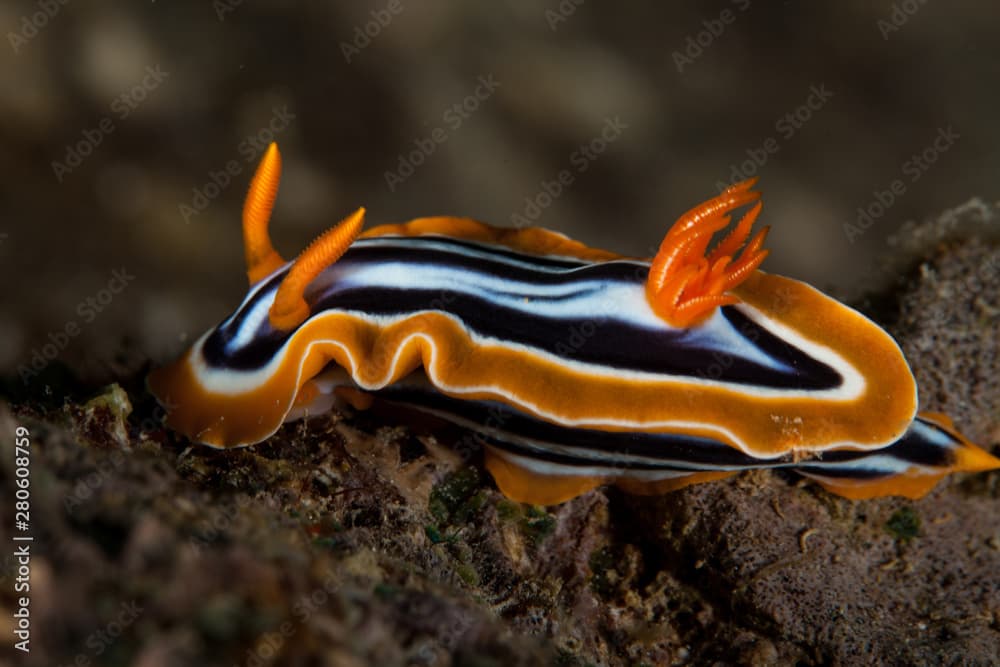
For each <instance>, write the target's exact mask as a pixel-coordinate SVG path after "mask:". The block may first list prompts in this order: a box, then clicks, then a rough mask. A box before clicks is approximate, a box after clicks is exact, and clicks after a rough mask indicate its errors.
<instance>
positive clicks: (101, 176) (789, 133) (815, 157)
mask: <svg viewBox="0 0 1000 667" xmlns="http://www.w3.org/2000/svg"><path fill="white" fill-rule="evenodd" d="M659 4H660V3H655V4H654V3H634V5H635V6H623V5H622V4H611V3H596V2H584V1H583V0H576V2H574V1H573V0H564V1H563V2H562V3H559V2H555V1H553V0H550V1H548V2H541V3H536V2H529V1H527V0H508V1H507V2H495V3H463V2H458V1H457V0H450V1H449V0H436V1H435V0H430V1H428V0H423V1H421V2H412V1H408V0H393V1H391V2H390V1H380V0H375V1H374V2H370V3H341V5H342V6H338V5H335V4H334V3H283V2H276V1H274V2H262V1H257V2H254V1H251V0H246V1H244V2H239V0H217V1H216V2H214V3H213V2H154V3H148V2H147V3H135V2H124V1H111V0H108V1H93V2H91V1H88V2H74V1H69V2H65V4H60V2H59V1H58V0H38V1H36V2H5V3H3V4H2V5H0V25H2V26H3V32H4V33H5V35H6V38H5V40H4V44H3V45H2V46H0V53H2V55H0V76H2V81H3V85H2V87H0V142H2V143H0V145H2V150H0V170H2V173H3V175H4V178H3V183H2V186H0V187H2V193H0V266H2V269H0V270H2V272H3V279H4V284H5V285H6V286H7V295H5V297H4V298H3V300H2V301H0V371H2V372H3V373H12V372H17V370H18V367H19V366H21V365H23V364H28V363H30V361H31V358H32V356H33V355H37V353H40V354H42V356H43V357H45V358H46V359H47V358H49V357H52V356H54V357H55V358H57V359H58V360H59V361H61V362H65V363H69V364H72V365H80V364H83V365H84V367H86V368H90V369H100V368H101V367H104V366H105V365H106V364H108V363H111V362H112V361H113V360H114V358H115V356H116V353H117V352H118V351H120V350H122V349H128V350H131V351H132V352H131V353H130V354H131V355H132V356H133V357H135V356H138V357H142V356H143V355H147V354H148V355H150V356H152V357H153V358H154V359H156V360H163V359H164V358H166V357H167V356H169V355H171V354H175V353H177V352H178V351H179V350H180V349H181V348H182V346H183V345H185V344H186V342H187V341H189V340H190V338H191V337H193V336H197V335H198V334H200V332H201V331H203V330H204V329H205V328H207V327H208V326H210V325H212V324H213V323H215V322H216V321H218V320H220V319H221V318H222V317H224V316H225V315H226V314H227V313H228V312H229V311H230V310H231V309H232V307H233V306H235V305H236V304H237V303H238V301H239V299H240V298H241V297H242V295H243V293H244V290H245V277H244V273H243V271H244V268H243V259H242V249H241V245H240V244H241V241H240V229H239V212H240V206H241V202H242V198H243V195H244V193H245V189H246V185H247V183H248V180H249V177H250V174H251V173H252V169H253V166H254V165H255V163H256V160H257V158H258V157H259V154H260V149H261V148H262V147H263V145H264V144H265V143H266V140H267V139H268V138H269V137H268V133H269V132H271V131H273V133H274V136H275V138H276V139H277V140H278V142H279V143H280V145H281V149H282V152H283V154H284V157H285V174H284V179H283V182H282V188H281V193H280V195H279V201H278V206H277V210H276V213H275V216H274V219H273V221H272V236H273V238H274V239H275V243H276V245H277V246H278V248H279V249H281V250H282V251H283V253H284V254H285V255H286V256H292V255H294V254H296V253H297V252H298V251H299V250H300V249H301V248H303V247H304V245H305V244H306V243H307V242H308V241H309V239H310V238H311V237H313V236H315V235H316V234H318V233H320V232H321V231H322V230H324V229H325V228H326V227H327V226H329V225H331V224H332V223H334V222H336V221H337V220H339V219H340V218H341V217H342V216H343V215H345V214H346V213H348V212H349V211H351V210H353V208H355V207H357V206H359V205H365V206H367V207H368V211H369V214H368V224H369V225H374V224H379V223H382V222H390V221H400V220H405V219H409V218H412V217H418V216H422V215H430V214H455V215H468V216H472V217H476V218H479V219H482V220H484V221H487V222H492V223H494V224H500V225H510V224H514V222H513V221H514V220H515V218H513V216H515V215H522V216H526V217H528V215H529V214H530V217H533V218H534V222H536V223H537V224H540V225H543V226H546V227H550V228H553V229H557V230H560V231H563V232H565V233H567V234H569V235H571V236H574V237H577V238H579V239H581V240H583V241H585V242H587V243H589V244H593V245H598V246H603V247H608V248H609V249H613V250H616V251H619V252H623V253H629V254H640V255H644V254H647V253H649V252H650V249H651V248H652V247H654V246H655V245H656V244H658V243H659V241H660V238H661V237H662V235H663V233H664V232H665V230H666V229H667V228H668V226H669V225H670V224H671V222H673V220H674V219H675V218H676V217H677V216H678V215H679V214H680V213H682V212H683V211H685V210H686V209H688V208H690V207H691V206H693V205H695V204H697V203H699V202H700V201H702V200H704V199H706V198H707V197H709V196H711V195H713V194H715V193H716V192H717V190H718V188H719V186H720V185H721V184H722V183H724V182H728V181H730V180H732V179H733V178H734V177H736V176H738V175H740V174H742V175H757V176H760V177H761V183H760V187H761V189H762V190H763V191H764V193H765V209H764V215H763V219H764V220H765V221H766V223H768V224H771V225H773V231H772V236H771V237H770V242H769V245H770V247H771V248H772V249H773V254H772V256H771V258H770V259H769V260H768V262H767V263H766V265H765V268H766V269H768V270H771V271H775V272H781V273H785V274H788V275H791V276H794V277H798V278H802V279H805V280H808V281H810V282H813V283H815V284H817V285H818V286H820V287H822V288H825V289H828V290H831V291H832V292H834V293H835V294H838V295H840V296H850V295H852V294H857V293H858V292H859V291H860V290H863V289H867V288H871V287H874V286H875V285H874V282H876V281H878V280H883V279H884V278H885V276H884V274H879V273H878V272H877V271H876V270H875V267H876V263H877V262H878V260H879V258H880V257H882V256H884V255H885V253H888V252H890V251H891V248H890V246H889V245H888V244H887V242H886V239H887V238H888V237H889V236H890V235H892V234H894V233H896V232H897V231H898V230H899V229H900V227H901V225H902V224H903V223H904V222H906V221H907V220H910V219H913V218H920V217H923V216H925V215H930V214H934V213H937V212H940V211H941V210H943V209H947V208H951V207H954V206H957V205H960V204H962V203H963V202H966V201H967V200H968V199H969V198H970V197H972V196H975V195H980V196H983V197H984V198H986V199H987V200H993V199H996V198H997V197H998V196H1000V184H998V181H997V175H998V168H1000V154H998V149H1000V132H998V130H997V125H996V121H995V117H996V106H997V105H996V99H997V92H998V86H997V82H998V80H1000V43H998V41H997V38H996V36H997V34H998V32H997V31H998V27H1000V26H998V23H1000V22H998V18H1000V7H997V6H996V5H995V4H994V3H986V2H964V3H959V2H941V1H937V2H935V1H930V2H926V3H920V2H918V1H917V0H905V1H903V2H896V3H890V2H876V3H868V2H860V1H853V2H841V3H823V4H821V3H805V2H803V3H794V2H785V3H780V4H779V3H763V2H756V1H753V0H732V1H730V0H720V1H717V2H701V3H697V4H696V6H689V7H665V6H658V5H659ZM456 105H457V106H456ZM612 127H614V128H616V129H613V130H612V129H610V128H612ZM602 132H606V135H605V138H606V139H609V140H608V141H607V142H605V143H604V144H601V142H600V141H598V142H597V144H596V145H595V148H594V150H592V151H589V152H588V151H586V150H581V146H586V145H589V144H591V142H592V141H594V140H595V139H597V138H599V137H601V134H602ZM435 139H437V141H435ZM935 141H937V145H936V146H935ZM430 147H433V150H431V148H430ZM921 154H923V155H924V157H921V158H918V159H917V160H914V156H915V155H917V156H919V155H921ZM402 163H405V164H402ZM418 163H419V164H418ZM227 165H228V167H229V171H230V172H231V173H232V175H228V176H226V177H223V176H220V173H221V172H224V171H225V170H226V169H227ZM408 166H409V167H412V173H410V171H411V170H410V169H409V168H408ZM563 170H567V171H568V172H569V175H570V177H571V180H572V183H571V184H570V185H568V186H566V187H564V188H563V192H562V193H561V194H560V195H559V196H556V197H554V198H551V199H549V198H548V197H547V196H545V195H544V194H540V193H544V192H545V190H544V182H545V181H554V180H557V179H558V177H559V174H560V172H561V171H563ZM737 172H738V173H737ZM213 180H214V181H215V182H217V183H221V184H222V185H221V186H220V187H216V185H215V183H213ZM227 180H228V183H227ZM894 181H898V183H897V184H896V186H895V190H896V191H895V192H894V193H893V187H894V186H893V182H894ZM880 193H881V194H880ZM890 193H891V195H890ZM890 196H891V199H892V202H891V203H888V204H885V206H884V207H883V208H884V210H883V211H882V212H881V214H880V215H878V214H876V215H874V216H873V217H872V219H871V221H870V223H867V224H868V227H867V229H865V230H864V232H863V233H862V234H861V235H860V236H857V237H856V238H855V235H853V234H849V233H848V232H847V230H845V224H848V223H854V224H856V220H857V218H858V215H859V214H858V208H859V207H864V208H868V209H869V210H873V211H876V213H877V212H878V210H879V207H880V206H882V204H883V203H885V202H887V201H888V198H889V197H890ZM880 198H881V199H882V200H883V201H882V203H878V200H879V199H880ZM526 199H533V200H535V202H536V203H537V204H540V207H539V209H538V210H535V211H532V210H531V209H530V206H529V205H528V203H526ZM876 203H878V205H877V206H875V204H876ZM186 207H189V208H186ZM858 229H860V227H859V228H858ZM115 271H119V273H118V282H116V283H112V284H111V286H110V287H111V288H112V289H111V290H109V291H105V292H102V290H106V289H107V288H108V286H109V281H112V280H113V279H114V276H115V274H114V272H115ZM122 271H124V274H122V273H121V272H122ZM122 275H125V276H133V277H127V278H126V279H125V280H124V281H122V280H121V277H122ZM878 276H881V277H878ZM118 288H122V289H120V290H119V291H118V292H117V293H115V290H116V289H118ZM88 300H89V301H88ZM69 325H73V326H70V327H69V331H71V332H74V333H70V334H67V335H65V336H60V335H59V333H58V332H63V333H65V332H66V331H67V327H68V326H69ZM46 344H48V345H49V348H47V350H45V349H44V348H43V346H44V345H46ZM123 345H124V348H123Z"/></svg>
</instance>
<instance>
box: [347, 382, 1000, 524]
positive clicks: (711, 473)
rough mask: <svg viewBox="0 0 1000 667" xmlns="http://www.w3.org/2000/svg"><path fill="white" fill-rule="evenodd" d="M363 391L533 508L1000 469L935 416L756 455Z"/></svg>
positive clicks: (855, 492)
mask: <svg viewBox="0 0 1000 667" xmlns="http://www.w3.org/2000/svg"><path fill="white" fill-rule="evenodd" d="M330 377H331V381H333V382H341V381H346V379H345V378H343V376H339V377H338V376H330ZM335 377H336V379H334V378H335ZM328 390H329V389H328ZM372 396H373V398H375V399H378V400H382V401H385V402H387V403H389V404H393V405H398V406H402V407H405V408H407V409H412V410H417V411H421V412H424V413H427V414H429V415H433V416H434V417H437V418H440V419H443V420H445V421H448V422H451V423H453V424H456V425H458V426H461V427H463V428H466V429H469V430H470V432H474V433H476V434H477V437H478V439H479V441H480V443H481V444H482V445H484V447H485V450H486V467H487V469H488V470H489V471H490V473H491V474H492V475H493V478H494V480H495V481H496V483H497V487H498V488H499V489H500V490H501V491H502V492H503V493H504V495H506V496H507V497H509V498H511V499H513V500H517V501H519V502H527V503H533V504H539V505H547V504H555V503H559V502H563V501H565V500H569V499H571V498H573V497H575V496H577V495H580V494H581V493H584V492H586V491H589V490H590V489H593V488H596V487H598V486H602V485H605V484H610V485H614V486H617V487H619V488H622V489H623V490H625V491H627V492H629V493H634V494H641V495H658V494H662V493H666V492H668V491H673V490H676V489H681V488H684V487H685V486H689V485H691V484H698V483H702V482H707V481H713V480H717V479H722V478H725V477H728V476H730V475H733V474H735V473H738V472H742V471H746V470H759V469H782V470H789V471H791V472H794V473H797V474H800V475H803V476H805V477H808V478H810V479H812V480H813V481H816V482H817V483H819V484H820V485H821V486H823V487H824V488H825V489H826V490H827V491H829V492H831V493H834V494H836V495H839V496H843V497H846V498H851V499H864V498H873V497H879V496H891V495H896V496H904V497H907V498H919V497H921V496H923V495H925V494H926V493H927V492H928V491H930V490H931V489H932V488H933V487H934V486H935V485H936V484H937V483H938V482H939V481H940V480H941V479H942V478H943V477H945V476H946V475H949V474H951V473H958V472H981V471H986V470H992V469H997V468H1000V459H997V458H996V457H994V456H993V455H991V454H989V453H988V452H986V451H985V450H983V449H981V448H979V447H978V446H976V445H974V444H973V443H971V442H970V441H969V440H967V439H966V438H964V437H963V436H962V435H961V434H959V433H958V432H957V431H955V430H954V429H953V428H952V427H951V424H950V421H948V420H947V418H945V417H943V415H938V414H936V413H921V414H920V415H919V416H918V418H917V419H916V420H914V422H913V423H912V424H911V426H910V428H909V429H908V430H907V432H906V433H905V434H904V435H903V437H901V438H900V439H899V440H897V441H896V442H894V443H892V444H890V445H888V446H887V447H884V448H882V449H879V450H875V451H869V450H859V449H857V448H851V447H843V448H839V449H833V450H828V451H825V452H822V454H821V455H817V456H814V457H811V458H809V459H806V460H799V459H796V457H795V456H793V455H785V456H781V457H775V458H772V459H758V458H754V457H751V456H747V455H746V454H742V453H740V452H738V451H736V450H734V449H733V448H732V447H729V446H728V445H726V444H725V443H722V442H718V441H713V440H711V439H706V438H693V437H686V436H678V435H676V434H670V433H647V434H634V433H608V432H604V431H594V430H590V429H579V428H566V427H562V426H559V425H555V424H549V423H546V422H544V421H542V420H538V419H535V418H533V417H530V416H527V415H524V414H521V413H519V412H517V411H514V410H512V409H510V408H508V407H506V406H504V405H502V404H498V403H494V402H488V401H485V402H484V401H467V400H461V399H456V398H452V397H448V396H444V395H442V394H441V393H440V392H438V391H436V390H435V389H434V388H433V387H432V386H431V385H430V383H429V382H428V381H427V380H426V378H425V377H423V376H422V375H421V374H420V373H415V374H413V375H412V376H410V377H407V378H405V379H404V380H401V381H400V382H397V383H395V384H394V385H393V386H391V387H387V388H386V389H383V390H381V391H378V392H375V393H374V394H372Z"/></svg>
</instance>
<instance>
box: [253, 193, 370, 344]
mask: <svg viewBox="0 0 1000 667" xmlns="http://www.w3.org/2000/svg"><path fill="white" fill-rule="evenodd" d="M364 224H365V209H364V207H362V208H359V209H358V210H357V211H355V212H354V213H352V214H351V215H349V216H347V217H346V218H344V219H343V220H341V221H340V223H339V224H337V226H335V227H333V228H332V229H328V230H326V231H325V232H323V234H321V235H320V236H319V237H318V238H317V239H316V240H315V241H313V242H312V243H310V244H309V247H307V248H306V249H305V250H303V251H302V254H301V255H299V256H298V257H297V258H296V259H295V262H294V263H293V264H292V268H291V269H290V270H289V271H288V275H286V276H285V278H284V280H282V281H281V286H280V287H279V288H278V293H277V294H276V295H275V297H274V303H273V304H272V305H271V309H270V311H268V318H269V319H270V322H271V326H272V327H274V328H275V329H280V330H282V331H288V330H289V329H292V328H293V327H295V326H297V325H299V324H301V323H302V322H304V321H305V320H306V318H307V317H309V306H308V305H306V301H305V297H304V295H305V290H306V287H308V286H309V283H311V282H312V281H313V280H314V279H315V278H316V276H318V275H319V274H320V273H321V272H322V271H323V269H325V268H327V267H328V266H330V265H331V264H333V263H334V262H336V261H337V260H338V259H340V257H341V255H343V254H344V253H345V252H347V249H348V248H349V247H351V244H352V243H354V239H356V238H357V237H358V234H360V233H361V228H362V227H363V226H364Z"/></svg>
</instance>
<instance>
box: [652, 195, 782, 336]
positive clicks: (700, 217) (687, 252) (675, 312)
mask: <svg viewBox="0 0 1000 667" xmlns="http://www.w3.org/2000/svg"><path fill="white" fill-rule="evenodd" d="M755 182H756V179H748V180H746V181H742V182H740V183H737V184H736V185H733V186H731V187H729V188H728V189H726V190H725V191H724V192H722V194H720V195H719V196H717V197H714V198H713V199H710V200H709V201H707V202H705V203H703V204H701V205H700V206H696V207H695V208H693V209H691V210H690V211H688V212H687V213H685V214H684V215H682V216H681V217H680V218H678V220H677V222H675V223H674V226H673V227H671V228H670V231H668V232H667V235H666V236H665V237H664V238H663V242H662V243H661V244H660V249H659V251H658V252H657V253H656V256H655V257H654V258H653V261H652V264H651V265H650V268H649V277H648V278H647V281H646V298H647V300H648V301H649V304H650V306H651V307H652V309H653V310H654V311H655V312H656V314H657V315H659V316H660V317H661V318H663V319H664V320H665V321H666V322H667V323H668V324H670V325H672V326H675V327H689V326H692V325H695V324H697V323H699V322H701V321H702V320H704V319H705V318H706V317H708V316H709V315H710V314H711V313H712V312H713V311H714V310H715V309H716V308H719V307H721V306H726V305H731V304H734V303H737V302H738V301H739V299H738V298H737V297H736V296H734V295H732V294H728V293H727V292H728V291H729V290H731V289H732V288H734V287H736V286H737V285H739V284H740V283H741V282H743V281H744V280H746V279H747V277H748V276H749V275H750V274H751V273H753V271H754V270H756V268H757V267H758V266H760V264H761V262H763V261H764V259H765V258H766V257H767V252H768V251H766V250H762V249H761V245H763V243H764V238H765V237H766V235H767V231H768V228H766V227H765V228H764V229H762V230H761V231H759V232H758V233H757V234H756V235H755V236H754V237H753V238H752V239H751V240H750V242H749V243H746V240H747V237H748V236H749V235H750V229H751V227H753V223H754V222H755V221H756V219H757V216H758V215H759V214H760V209H761V204H760V202H757V204H756V205H755V206H754V207H753V208H752V209H750V210H749V211H748V212H747V213H746V214H745V215H744V216H743V217H742V218H741V219H740V221H739V223H737V225H736V227H735V228H734V229H733V230H732V232H730V233H729V234H728V235H727V236H726V237H725V238H724V239H723V240H722V241H721V242H720V243H719V244H718V245H717V246H716V247H715V248H714V249H713V250H712V251H711V253H709V254H707V255H706V250H707V248H708V244H709V243H710V242H711V240H712V236H713V235H714V234H715V233H716V232H718V231H720V230H722V229H723V228H725V227H726V226H727V225H728V224H729V221H730V218H729V213H730V212H731V211H733V210H734V209H736V208H739V207H741V206H745V205H747V204H750V203H752V202H755V201H757V200H758V199H759V198H760V193H759V192H754V191H753V190H751V188H752V187H753V184H754V183H755ZM744 243H746V245H745V246H744ZM741 247H742V248H743V249H742V250H740V248H741ZM737 251H739V255H737V254H736V253H737Z"/></svg>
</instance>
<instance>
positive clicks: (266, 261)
mask: <svg viewBox="0 0 1000 667" xmlns="http://www.w3.org/2000/svg"><path fill="white" fill-rule="evenodd" d="M280 180H281V153H279V152H278V145H277V144H275V143H273V142H272V143H271V145H270V146H268V147H267V151H266V152H265V153H264V157H263V158H262V159H261V161H260V165H259V166H258V167H257V171H256V173H255V174H254V176H253V180H252V181H250V189H249V190H248V191H247V198H246V201H245V202H244V204H243V248H244V252H245V255H246V261H247V278H248V279H249V280H250V284H251V285H254V284H256V283H257V282H259V281H260V280H261V279H262V278H264V277H265V276H267V275H269V274H270V273H272V272H273V271H274V270H275V269H277V268H278V267H280V266H281V265H282V264H284V263H285V260H284V259H283V258H282V257H281V255H279V254H278V253H277V251H275V249H274V246H272V245H271V237H270V236H269V234H268V232H267V224H268V221H269V220H270V218H271V211H272V210H273V209H274V200H275V198H276V197H277V196H278V182H279V181H280Z"/></svg>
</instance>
